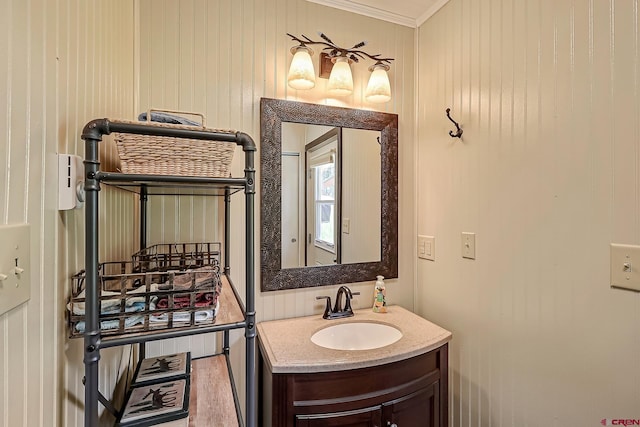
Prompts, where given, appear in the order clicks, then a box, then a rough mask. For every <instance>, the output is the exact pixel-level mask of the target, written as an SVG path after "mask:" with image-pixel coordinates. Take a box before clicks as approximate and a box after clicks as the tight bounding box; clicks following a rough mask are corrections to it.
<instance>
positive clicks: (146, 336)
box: [100, 274, 245, 348]
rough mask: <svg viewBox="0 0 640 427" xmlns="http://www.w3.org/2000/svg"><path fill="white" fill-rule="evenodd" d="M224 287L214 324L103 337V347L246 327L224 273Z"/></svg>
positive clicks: (239, 307) (222, 277) (239, 305)
mask: <svg viewBox="0 0 640 427" xmlns="http://www.w3.org/2000/svg"><path fill="white" fill-rule="evenodd" d="M220 279H221V280H222V287H221V290H220V295H219V296H218V300H219V301H220V308H219V309H218V314H217V315H216V322H215V323H214V324H212V325H204V326H195V327H184V328H173V329H161V330H158V331H150V332H141V333H135V334H126V335H117V336H113V337H109V336H106V337H102V342H101V344H100V347H101V348H107V347H116V346H120V345H126V344H134V343H139V342H145V341H154V340H160V339H167V338H177V337H180V336H185V335H195V334H204V333H209V332H218V331H223V330H228V329H238V328H243V327H245V316H244V310H243V308H242V305H241V302H240V301H239V300H238V298H236V293H235V292H234V290H233V286H232V284H231V281H230V280H229V278H228V277H227V276H226V275H225V274H223V275H221V276H220Z"/></svg>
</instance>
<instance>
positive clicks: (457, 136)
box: [446, 108, 462, 138]
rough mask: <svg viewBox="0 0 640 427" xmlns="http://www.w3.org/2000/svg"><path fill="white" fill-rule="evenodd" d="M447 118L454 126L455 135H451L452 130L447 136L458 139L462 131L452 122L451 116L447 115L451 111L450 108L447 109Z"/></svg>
mask: <svg viewBox="0 0 640 427" xmlns="http://www.w3.org/2000/svg"><path fill="white" fill-rule="evenodd" d="M446 111H447V117H448V118H449V120H451V121H452V122H453V124H454V125H456V133H453V131H452V130H450V131H449V136H451V138H460V137H462V129H460V126H458V123H457V122H456V121H455V120H453V119H452V118H451V115H449V112H450V111H451V108H447V110H446Z"/></svg>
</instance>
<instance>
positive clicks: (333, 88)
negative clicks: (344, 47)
mask: <svg viewBox="0 0 640 427" xmlns="http://www.w3.org/2000/svg"><path fill="white" fill-rule="evenodd" d="M327 90H328V91H329V93H330V94H331V95H335V96H346V95H349V94H351V92H353V77H352V76H351V67H350V66H349V60H348V59H347V58H345V57H338V58H336V59H335V63H334V64H333V68H332V69H331V74H330V75H329V85H328V86H327Z"/></svg>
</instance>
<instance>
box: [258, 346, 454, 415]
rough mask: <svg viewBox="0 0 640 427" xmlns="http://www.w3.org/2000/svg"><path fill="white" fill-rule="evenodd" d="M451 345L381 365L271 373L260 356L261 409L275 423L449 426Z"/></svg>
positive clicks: (262, 413)
mask: <svg viewBox="0 0 640 427" xmlns="http://www.w3.org/2000/svg"><path fill="white" fill-rule="evenodd" d="M447 361H448V345H447V344H444V345H443V346H441V347H439V348H437V349H435V350H432V351H430V352H428V353H426V354H422V355H419V356H415V357H412V358H409V359H405V360H401V361H398V362H393V363H389V364H385V365H380V366H373V367H367V368H360V369H353V370H346V371H333V372H318V373H272V372H270V370H269V367H268V364H267V363H264V361H263V360H262V359H261V387H260V388H259V390H260V392H261V396H260V397H261V398H260V403H261V405H260V407H261V408H260V412H261V414H260V415H261V419H262V420H263V423H262V425H263V426H265V427H266V426H272V427H320V426H322V427H389V426H394V425H395V426H397V427H446V426H447V395H448V394H447V390H448V383H447V375H448V374H447V371H448V362H447Z"/></svg>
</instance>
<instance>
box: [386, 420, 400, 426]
mask: <svg viewBox="0 0 640 427" xmlns="http://www.w3.org/2000/svg"><path fill="white" fill-rule="evenodd" d="M387 425H388V426H389V427H398V424H396V423H393V424H392V423H391V421H387Z"/></svg>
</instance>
